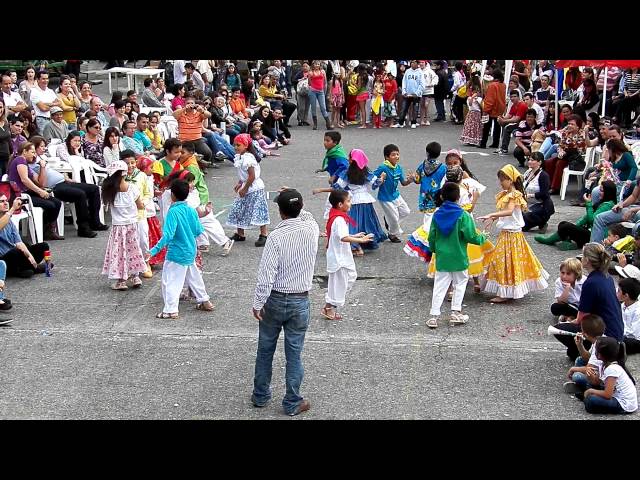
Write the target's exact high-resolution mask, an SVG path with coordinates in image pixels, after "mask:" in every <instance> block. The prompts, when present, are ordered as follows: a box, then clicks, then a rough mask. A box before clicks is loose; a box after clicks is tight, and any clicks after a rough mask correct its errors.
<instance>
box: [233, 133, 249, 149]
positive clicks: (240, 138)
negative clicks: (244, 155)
mask: <svg viewBox="0 0 640 480" xmlns="http://www.w3.org/2000/svg"><path fill="white" fill-rule="evenodd" d="M233 143H238V144H240V145H244V146H245V147H247V148H249V145H250V144H251V135H249V134H248V133H241V134H240V135H236V138H234V139H233Z"/></svg>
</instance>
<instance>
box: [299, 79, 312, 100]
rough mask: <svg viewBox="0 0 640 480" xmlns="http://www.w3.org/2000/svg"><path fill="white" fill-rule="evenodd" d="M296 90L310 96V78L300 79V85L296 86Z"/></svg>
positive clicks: (302, 94)
mask: <svg viewBox="0 0 640 480" xmlns="http://www.w3.org/2000/svg"><path fill="white" fill-rule="evenodd" d="M296 91H297V92H298V95H300V96H302V97H308V96H309V80H308V79H307V78H304V77H303V78H301V79H300V80H299V81H298V86H297V87H296Z"/></svg>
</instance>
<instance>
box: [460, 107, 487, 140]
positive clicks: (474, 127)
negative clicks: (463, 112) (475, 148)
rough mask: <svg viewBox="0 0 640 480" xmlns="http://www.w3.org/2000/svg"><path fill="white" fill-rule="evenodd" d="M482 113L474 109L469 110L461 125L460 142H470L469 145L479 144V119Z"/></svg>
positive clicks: (480, 137)
mask: <svg viewBox="0 0 640 480" xmlns="http://www.w3.org/2000/svg"><path fill="white" fill-rule="evenodd" d="M481 116H482V114H481V113H480V112H476V111H470V112H469V113H468V114H467V118H466V119H465V121H464V127H462V135H461V136H460V141H461V142H462V143H470V144H471V145H480V142H481V141H482V127H483V125H482V122H481V121H480V118H481Z"/></svg>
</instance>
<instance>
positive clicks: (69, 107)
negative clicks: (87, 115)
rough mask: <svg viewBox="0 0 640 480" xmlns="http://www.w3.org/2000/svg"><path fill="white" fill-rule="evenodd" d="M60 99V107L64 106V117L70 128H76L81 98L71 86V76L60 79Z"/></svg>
mask: <svg viewBox="0 0 640 480" xmlns="http://www.w3.org/2000/svg"><path fill="white" fill-rule="evenodd" d="M58 100H60V107H61V108H62V111H63V114H62V118H63V119H64V121H65V122H67V125H68V126H69V128H73V129H75V128H76V122H77V121H78V118H77V117H76V112H77V111H78V110H79V109H80V99H78V97H77V96H76V94H75V92H74V91H73V89H72V88H71V79H70V78H68V77H67V78H64V77H63V78H61V79H60V92H58Z"/></svg>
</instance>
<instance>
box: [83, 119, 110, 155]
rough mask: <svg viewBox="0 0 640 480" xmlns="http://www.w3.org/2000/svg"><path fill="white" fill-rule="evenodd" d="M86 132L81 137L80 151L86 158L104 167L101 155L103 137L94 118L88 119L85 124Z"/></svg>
mask: <svg viewBox="0 0 640 480" xmlns="http://www.w3.org/2000/svg"><path fill="white" fill-rule="evenodd" d="M86 128H87V133H85V134H84V136H83V137H82V151H83V152H84V157H85V158H86V159H87V160H91V161H92V162H94V163H95V164H97V165H99V166H101V167H104V166H105V164H104V157H103V156H102V149H103V142H104V140H103V137H102V126H101V125H100V122H99V121H98V120H96V119H95V118H92V119H90V120H89V121H88V122H87V125H86Z"/></svg>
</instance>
